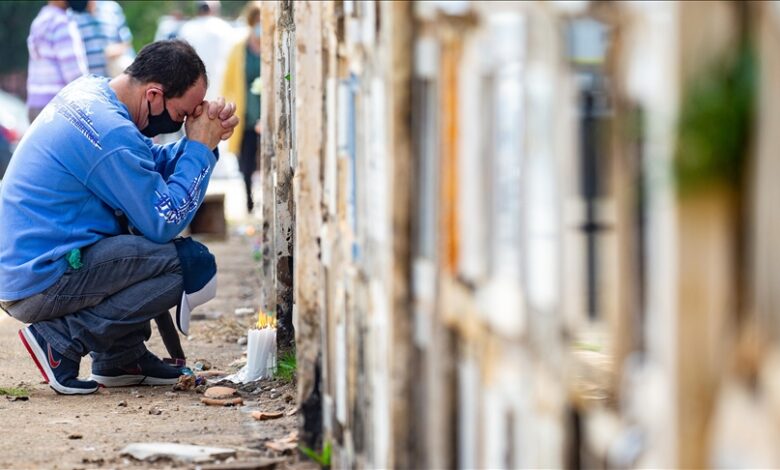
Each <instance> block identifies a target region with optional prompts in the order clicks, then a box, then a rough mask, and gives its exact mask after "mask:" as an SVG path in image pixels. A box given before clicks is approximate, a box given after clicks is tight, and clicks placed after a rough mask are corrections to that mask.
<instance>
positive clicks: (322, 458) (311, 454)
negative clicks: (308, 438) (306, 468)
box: [299, 441, 332, 468]
mask: <svg viewBox="0 0 780 470" xmlns="http://www.w3.org/2000/svg"><path fill="white" fill-rule="evenodd" d="M299 448H300V449H301V452H303V454H304V455H305V456H306V457H308V458H310V459H312V460H314V461H315V462H317V464H319V466H320V467H325V468H328V467H330V454H331V448H332V446H331V443H330V441H328V442H326V443H325V447H323V448H322V452H315V451H314V450H312V449H310V448H308V447H306V446H304V445H301V446H300V447H299Z"/></svg>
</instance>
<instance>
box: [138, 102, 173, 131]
mask: <svg viewBox="0 0 780 470" xmlns="http://www.w3.org/2000/svg"><path fill="white" fill-rule="evenodd" d="M146 106H147V108H148V109H149V124H148V125H147V126H146V127H144V128H143V129H141V134H143V135H145V136H146V137H154V136H156V135H158V134H172V133H174V132H179V129H181V126H182V124H184V123H183V122H178V121H174V120H173V118H172V117H171V113H169V112H168V108H166V107H165V97H163V111H162V112H161V113H160V114H158V115H157V116H152V103H150V102H149V101H147V102H146Z"/></svg>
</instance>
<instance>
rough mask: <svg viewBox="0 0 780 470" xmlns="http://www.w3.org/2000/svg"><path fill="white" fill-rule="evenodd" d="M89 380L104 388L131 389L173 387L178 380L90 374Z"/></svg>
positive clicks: (143, 376)
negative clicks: (143, 386) (138, 386)
mask: <svg viewBox="0 0 780 470" xmlns="http://www.w3.org/2000/svg"><path fill="white" fill-rule="evenodd" d="M89 379H90V380H94V381H95V382H97V383H99V384H100V385H102V386H104V387H131V386H133V385H173V384H175V383H177V382H179V378H178V377H176V378H175V379H166V378H162V377H147V376H145V375H116V376H107V375H97V374H92V375H90V376H89Z"/></svg>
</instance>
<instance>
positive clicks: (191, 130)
mask: <svg viewBox="0 0 780 470" xmlns="http://www.w3.org/2000/svg"><path fill="white" fill-rule="evenodd" d="M235 113H236V104H235V103H225V99H224V98H222V97H219V98H217V99H215V100H213V101H203V103H201V104H199V105H198V106H197V107H196V108H195V111H194V112H193V113H192V114H191V115H189V116H187V120H186V121H185V122H184V129H185V131H186V132H187V138H189V139H190V140H195V141H197V142H200V143H202V144H204V145H205V146H207V147H208V148H210V149H213V148H215V147H216V146H217V144H218V143H219V141H220V140H227V139H229V138H230V136H231V135H233V131H234V130H235V128H236V126H237V125H238V121H239V119H238V116H236V115H235Z"/></svg>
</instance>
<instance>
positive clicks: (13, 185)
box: [0, 76, 216, 301]
mask: <svg viewBox="0 0 780 470" xmlns="http://www.w3.org/2000/svg"><path fill="white" fill-rule="evenodd" d="M215 163H216V156H215V155H214V153H213V152H212V151H211V150H209V149H208V148H207V147H206V146H205V145H203V144H201V143H199V142H195V141H192V140H188V139H187V138H186V137H185V138H182V139H181V140H179V141H178V142H175V143H172V144H168V145H154V144H153V143H152V141H151V140H150V139H148V138H146V137H144V136H143V135H142V134H141V132H140V131H139V130H138V128H137V127H136V126H135V124H134V123H133V121H132V118H131V116H130V113H129V111H128V109H127V107H126V106H125V105H124V104H123V103H122V102H120V101H119V99H118V98H117V96H116V94H115V93H114V91H113V90H112V89H111V88H110V87H109V86H108V79H106V78H99V77H95V76H89V77H83V78H80V79H78V80H76V81H74V82H72V83H71V84H70V85H68V86H67V87H66V88H64V89H63V90H62V91H61V92H60V93H59V94H58V95H57V96H56V97H55V98H54V100H53V101H52V102H51V103H50V104H49V105H48V106H47V107H46V108H45V109H44V110H43V112H42V113H41V114H40V115H39V116H38V118H37V119H36V120H35V122H34V123H33V125H32V126H31V127H30V129H29V130H28V131H27V133H26V134H25V136H24V138H23V139H22V141H21V142H20V143H19V146H18V148H17V149H16V152H15V153H14V156H13V158H12V159H11V163H10V165H9V167H8V170H7V172H6V174H5V178H4V180H3V183H2V188H0V300H6V301H10V300H19V299H23V298H26V297H29V296H31V295H34V294H37V293H40V292H41V291H43V290H45V289H46V288H48V287H50V286H51V285H53V284H54V283H55V282H56V281H57V279H59V278H60V276H62V274H63V273H64V272H65V270H66V269H67V267H68V263H67V261H66V259H65V256H66V255H67V254H68V253H69V252H70V251H71V250H73V249H75V248H82V247H85V246H88V245H91V244H93V243H95V242H97V241H98V240H101V239H103V238H106V237H111V236H115V235H119V234H121V233H123V231H124V228H123V227H122V225H121V224H120V222H119V220H118V219H117V214H120V213H123V214H124V215H125V216H126V217H127V219H128V221H129V223H130V224H131V225H132V226H133V227H134V228H135V229H136V230H137V231H139V232H141V234H143V235H144V236H145V237H146V238H148V239H150V240H152V241H155V242H158V243H166V242H169V241H171V240H172V239H173V238H174V237H175V236H176V235H178V234H179V232H181V231H182V229H184V228H185V227H186V226H187V225H188V224H189V223H190V221H191V220H192V217H193V216H194V215H195V209H197V208H198V207H199V206H200V204H201V202H202V201H203V198H204V197H205V192H206V187H207V186H208V182H209V178H210V177H211V173H212V171H213V167H214V164H215Z"/></svg>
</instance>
